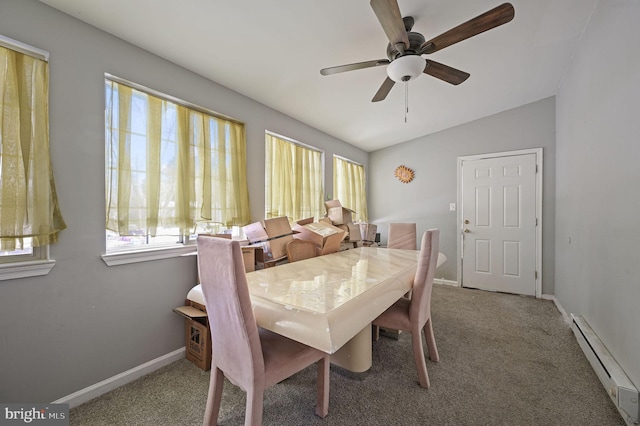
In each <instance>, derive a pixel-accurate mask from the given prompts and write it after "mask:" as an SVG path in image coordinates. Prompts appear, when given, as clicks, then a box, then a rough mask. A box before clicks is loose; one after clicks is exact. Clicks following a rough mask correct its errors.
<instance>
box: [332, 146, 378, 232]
mask: <svg viewBox="0 0 640 426" xmlns="http://www.w3.org/2000/svg"><path fill="white" fill-rule="evenodd" d="M333 197H334V199H336V200H340V204H342V206H343V207H346V208H349V209H351V210H355V212H356V215H355V217H354V218H353V221H354V222H367V221H368V220H369V218H368V213H367V192H366V189H365V174H364V166H363V165H361V164H355V163H352V162H351V161H347V160H343V159H342V158H340V157H336V156H334V157H333Z"/></svg>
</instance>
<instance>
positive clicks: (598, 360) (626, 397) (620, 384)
mask: <svg viewBox="0 0 640 426" xmlns="http://www.w3.org/2000/svg"><path fill="white" fill-rule="evenodd" d="M571 328H572V330H573V333H574V334H575V335H576V339H577V340H578V343H579V344H580V347H581V348H582V350H583V352H584V354H585V356H586V357H587V359H588V360H589V362H590V363H591V366H592V367H593V369H594V371H595V372H596V374H597V376H598V378H599V379H600V381H601V382H602V384H603V385H604V388H605V389H606V390H607V393H608V394H609V396H610V397H611V399H612V400H613V403H614V404H615V405H616V407H617V408H618V411H620V414H622V417H623V418H624V419H625V421H626V422H627V424H632V423H633V424H637V423H638V422H639V420H638V419H639V417H640V416H639V414H640V408H639V405H638V389H637V388H636V387H635V386H634V384H633V383H632V382H631V380H629V378H628V377H627V375H626V374H625V373H624V371H623V370H622V368H620V365H618V363H617V362H616V360H615V359H613V357H612V356H611V354H610V353H609V351H608V350H607V348H606V347H605V346H604V344H603V343H602V342H601V341H600V339H599V338H598V336H597V335H596V334H595V333H594V332H593V330H592V329H591V327H590V326H589V324H587V322H586V321H585V320H584V318H582V317H581V316H579V315H574V314H571Z"/></svg>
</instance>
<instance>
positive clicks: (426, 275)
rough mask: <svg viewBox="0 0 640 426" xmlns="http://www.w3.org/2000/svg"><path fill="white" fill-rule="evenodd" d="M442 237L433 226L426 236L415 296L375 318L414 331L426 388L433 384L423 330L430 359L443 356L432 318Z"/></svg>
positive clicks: (415, 350)
mask: <svg viewBox="0 0 640 426" xmlns="http://www.w3.org/2000/svg"><path fill="white" fill-rule="evenodd" d="M439 238H440V230H439V229H429V230H427V231H425V233H424V235H423V236H422V242H421V245H420V254H419V259H418V268H417V269H416V275H415V277H414V279H413V290H412V294H411V298H410V299H409V298H406V297H403V298H401V299H400V300H398V301H397V302H396V303H394V304H393V305H391V307H390V308H389V309H387V310H386V311H384V312H383V313H382V314H381V315H380V316H379V317H378V318H376V319H375V320H373V325H374V326H378V327H384V328H392V329H396V330H403V331H408V332H410V333H411V346H412V348H413V358H414V361H415V364H416V369H417V370H418V378H419V380H420V386H422V387H423V388H429V375H428V374H427V364H426V362H425V359H424V350H423V349H422V333H424V337H425V339H426V341H427V350H428V351H429V359H431V361H434V362H438V361H439V360H440V357H439V356H438V348H437V347H436V339H435V336H434V335H433V324H432V321H431V289H432V287H433V277H434V273H435V269H436V265H437V262H438V245H439Z"/></svg>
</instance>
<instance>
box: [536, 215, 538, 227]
mask: <svg viewBox="0 0 640 426" xmlns="http://www.w3.org/2000/svg"><path fill="white" fill-rule="evenodd" d="M536 226H538V218H537V217H536Z"/></svg>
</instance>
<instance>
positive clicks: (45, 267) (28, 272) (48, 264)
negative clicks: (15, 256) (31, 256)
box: [0, 260, 56, 281]
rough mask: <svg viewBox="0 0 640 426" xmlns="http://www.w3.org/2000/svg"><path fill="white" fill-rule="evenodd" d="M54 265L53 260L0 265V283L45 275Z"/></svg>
mask: <svg viewBox="0 0 640 426" xmlns="http://www.w3.org/2000/svg"><path fill="white" fill-rule="evenodd" d="M55 265H56V261H55V260H34V261H27V262H17V263H6V264H0V281H4V280H13V279H16V278H27V277H37V276H40V275H47V274H48V273H49V271H51V269H53V267H54V266H55Z"/></svg>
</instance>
